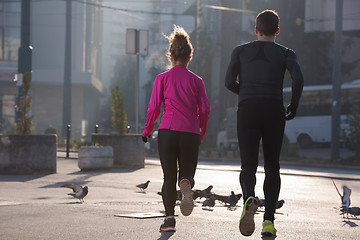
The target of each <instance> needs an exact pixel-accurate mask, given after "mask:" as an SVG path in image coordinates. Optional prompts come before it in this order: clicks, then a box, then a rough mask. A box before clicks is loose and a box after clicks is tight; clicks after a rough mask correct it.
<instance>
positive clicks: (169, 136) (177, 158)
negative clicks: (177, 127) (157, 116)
mask: <svg viewBox="0 0 360 240" xmlns="http://www.w3.org/2000/svg"><path fill="white" fill-rule="evenodd" d="M199 145H200V135H198V134H195V133H188V132H179V131H171V130H168V129H159V135H158V149H159V156H160V162H161V167H162V170H163V174H164V183H163V186H162V190H161V191H162V199H163V204H164V207H165V212H166V216H171V215H174V209H175V203H176V197H177V193H176V184H177V182H180V181H181V180H182V179H184V178H186V179H188V180H189V181H190V183H191V186H192V187H193V186H194V184H195V182H194V175H195V170H196V166H197V163H198V153H199ZM178 173H179V178H177V174H178ZM178 179H179V181H177V180H178Z"/></svg>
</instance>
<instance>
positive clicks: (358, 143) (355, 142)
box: [340, 105, 360, 156]
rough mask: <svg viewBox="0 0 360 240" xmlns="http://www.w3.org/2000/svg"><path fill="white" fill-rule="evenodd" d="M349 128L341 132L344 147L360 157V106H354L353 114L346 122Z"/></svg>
mask: <svg viewBox="0 0 360 240" xmlns="http://www.w3.org/2000/svg"><path fill="white" fill-rule="evenodd" d="M345 123H346V124H347V127H345V128H344V129H342V130H341V133H340V137H341V140H342V141H343V142H344V146H345V147H346V148H348V149H349V150H352V151H354V152H355V154H356V155H357V156H360V112H359V107H358V106H356V105H355V106H353V107H352V109H351V114H349V115H348V116H347V118H346V120H345Z"/></svg>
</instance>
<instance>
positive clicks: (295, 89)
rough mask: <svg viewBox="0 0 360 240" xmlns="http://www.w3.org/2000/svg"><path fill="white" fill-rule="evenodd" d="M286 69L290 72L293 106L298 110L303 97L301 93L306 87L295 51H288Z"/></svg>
mask: <svg viewBox="0 0 360 240" xmlns="http://www.w3.org/2000/svg"><path fill="white" fill-rule="evenodd" d="M286 69H287V70H288V71H289V73H290V76H291V79H292V84H291V92H292V96H291V104H292V105H294V106H296V108H297V107H298V106H299V101H300V97H301V93H302V90H303V86H304V78H303V75H302V72H301V69H300V66H299V63H298V61H297V57H296V54H295V52H294V51H292V50H290V49H289V50H288V51H287V56H286Z"/></svg>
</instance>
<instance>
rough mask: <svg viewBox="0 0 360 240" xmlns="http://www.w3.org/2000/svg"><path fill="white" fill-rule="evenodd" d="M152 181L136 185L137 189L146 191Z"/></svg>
mask: <svg viewBox="0 0 360 240" xmlns="http://www.w3.org/2000/svg"><path fill="white" fill-rule="evenodd" d="M149 183H150V180H147V181H146V182H145V183H140V184H138V185H136V187H138V188H140V190H142V191H145V189H146V188H147V187H148V186H149Z"/></svg>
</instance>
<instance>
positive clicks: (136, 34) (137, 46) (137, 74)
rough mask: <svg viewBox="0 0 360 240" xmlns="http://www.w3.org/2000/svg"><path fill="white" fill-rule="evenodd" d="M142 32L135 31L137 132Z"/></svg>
mask: <svg viewBox="0 0 360 240" xmlns="http://www.w3.org/2000/svg"><path fill="white" fill-rule="evenodd" d="M139 42H140V33H139V30H137V31H136V33H135V52H136V53H135V54H136V79H135V132H136V133H138V132H139V82H140V73H139V71H140V47H139Z"/></svg>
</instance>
